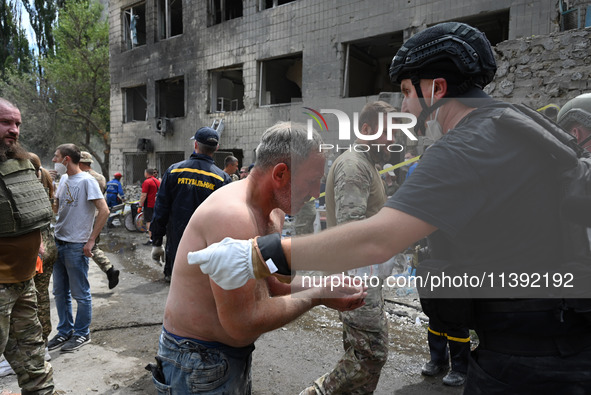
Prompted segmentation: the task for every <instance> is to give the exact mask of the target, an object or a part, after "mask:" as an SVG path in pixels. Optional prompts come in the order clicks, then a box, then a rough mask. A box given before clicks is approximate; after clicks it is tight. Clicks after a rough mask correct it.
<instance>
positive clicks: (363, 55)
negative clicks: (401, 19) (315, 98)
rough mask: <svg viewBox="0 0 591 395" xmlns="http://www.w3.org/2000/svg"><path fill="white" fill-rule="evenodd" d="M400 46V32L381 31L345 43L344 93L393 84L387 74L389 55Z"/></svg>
mask: <svg viewBox="0 0 591 395" xmlns="http://www.w3.org/2000/svg"><path fill="white" fill-rule="evenodd" d="M401 46H402V32H395V33H389V34H384V35H381V36H377V37H371V38H367V39H363V40H359V41H354V42H350V43H346V44H345V77H344V79H343V82H344V83H343V96H344V97H359V96H371V95H377V94H379V93H380V92H392V91H393V90H395V91H400V88H397V89H396V88H393V87H392V84H391V83H390V77H389V75H388V68H389V67H390V63H391V62H392V58H393V57H394V55H395V54H396V52H397V51H398V49H399V48H400V47H401Z"/></svg>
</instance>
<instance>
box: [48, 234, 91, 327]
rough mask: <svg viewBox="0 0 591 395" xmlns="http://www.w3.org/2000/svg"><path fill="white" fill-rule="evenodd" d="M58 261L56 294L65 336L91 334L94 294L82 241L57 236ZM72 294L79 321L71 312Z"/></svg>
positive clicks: (58, 311) (60, 321)
mask: <svg viewBox="0 0 591 395" xmlns="http://www.w3.org/2000/svg"><path fill="white" fill-rule="evenodd" d="M56 244H57V261H55V264H54V266H53V295H54V296H55V307H56V308H57V315H58V318H59V323H58V325H57V330H58V334H60V335H62V336H69V335H70V334H73V335H74V336H88V335H89V333H90V330H89V329H88V328H89V327H90V321H91V320H92V295H91V294H90V283H89V282H88V257H86V256H85V255H84V251H83V248H84V244H83V243H67V242H63V241H59V240H57V239H56ZM72 298H74V299H75V300H76V303H77V306H78V309H77V312H76V321H75V322H74V319H73V315H72Z"/></svg>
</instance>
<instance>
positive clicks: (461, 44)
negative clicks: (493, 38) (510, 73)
mask: <svg viewBox="0 0 591 395" xmlns="http://www.w3.org/2000/svg"><path fill="white" fill-rule="evenodd" d="M451 63H453V65H455V67H453V68H451V69H450V67H449V66H450V65H451ZM441 65H442V66H443V67H442V68H443V72H444V73H446V74H449V73H450V72H451V71H455V73H456V74H458V73H459V76H461V77H462V79H463V80H464V81H466V80H468V81H470V82H471V83H472V85H473V86H476V87H478V88H480V89H482V88H484V87H485V86H486V85H487V84H488V83H489V82H491V81H492V79H493V77H494V75H495V72H496V70H497V64H496V62H495V57H494V55H493V52H492V48H491V45H490V42H489V41H488V39H487V38H486V36H485V35H484V33H482V32H481V31H480V30H478V29H476V28H474V27H472V26H470V25H466V24H465V23H460V22H445V23H440V24H438V25H435V26H433V27H430V28H428V29H425V30H423V31H422V32H420V33H417V34H415V35H414V36H413V37H411V38H410V39H409V40H408V41H406V42H405V43H404V45H403V46H402V47H401V48H400V49H399V50H398V53H397V54H396V56H394V59H392V64H391V65H390V80H391V81H392V82H394V81H396V82H400V81H401V80H403V79H405V78H411V77H412V76H413V75H417V76H418V77H419V78H423V77H426V78H433V77H431V76H432V75H434V73H437V68H438V67H439V66H441ZM454 69H455V70H454Z"/></svg>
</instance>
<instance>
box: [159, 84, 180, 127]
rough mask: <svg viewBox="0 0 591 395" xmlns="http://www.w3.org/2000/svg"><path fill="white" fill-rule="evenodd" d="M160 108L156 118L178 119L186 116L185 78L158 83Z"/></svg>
mask: <svg viewBox="0 0 591 395" xmlns="http://www.w3.org/2000/svg"><path fill="white" fill-rule="evenodd" d="M156 90H157V97H158V102H157V103H158V107H157V108H156V117H158V118H178V117H184V116H185V82H184V78H183V77H177V78H171V79H167V80H160V81H156Z"/></svg>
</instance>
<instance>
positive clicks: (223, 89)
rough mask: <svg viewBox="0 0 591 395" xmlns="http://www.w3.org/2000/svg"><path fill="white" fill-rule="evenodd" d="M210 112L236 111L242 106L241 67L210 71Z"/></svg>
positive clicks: (242, 84)
mask: <svg viewBox="0 0 591 395" xmlns="http://www.w3.org/2000/svg"><path fill="white" fill-rule="evenodd" d="M210 97H211V112H225V111H238V110H242V109H243V108H244V82H243V80H242V68H231V69H224V70H214V71H212V72H211V96H210Z"/></svg>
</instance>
